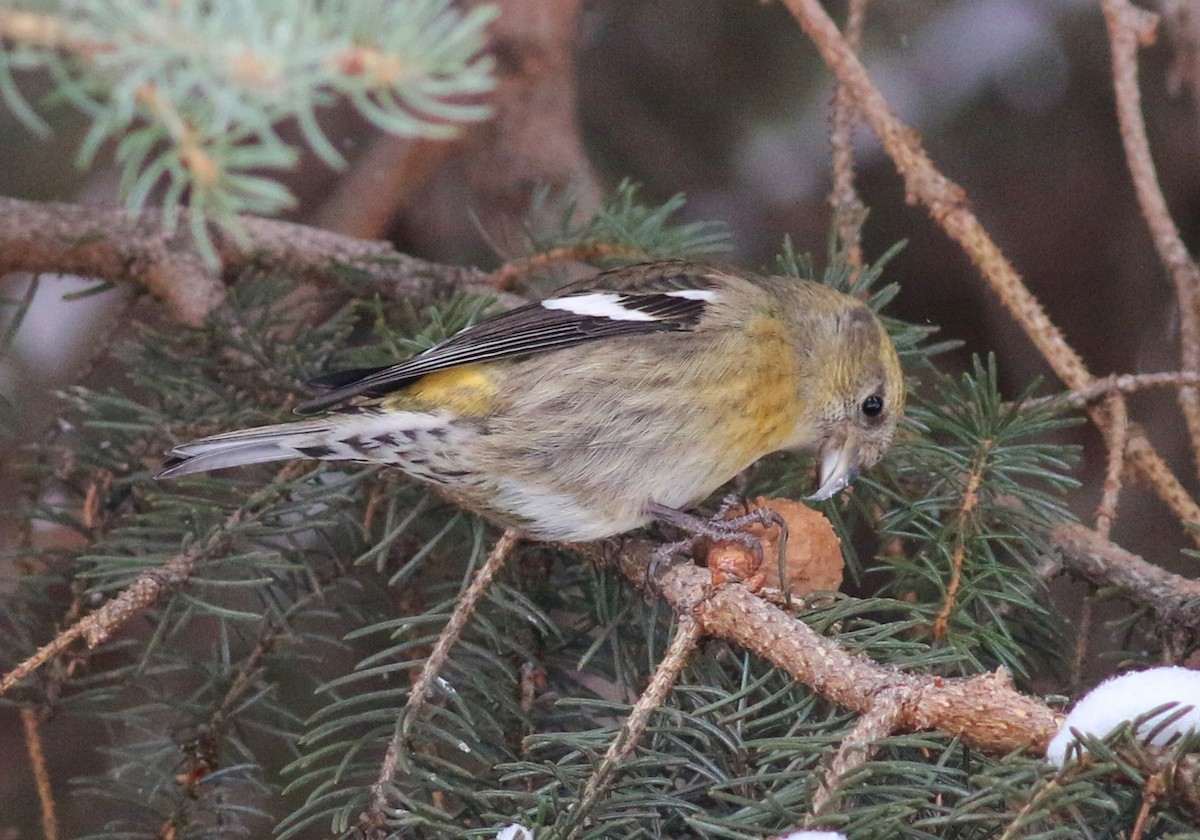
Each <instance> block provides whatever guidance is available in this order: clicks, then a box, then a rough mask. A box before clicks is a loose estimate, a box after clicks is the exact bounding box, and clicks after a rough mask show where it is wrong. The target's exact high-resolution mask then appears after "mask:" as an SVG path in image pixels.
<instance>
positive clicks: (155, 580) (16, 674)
mask: <svg viewBox="0 0 1200 840" xmlns="http://www.w3.org/2000/svg"><path fill="white" fill-rule="evenodd" d="M198 554H199V551H198V550H193V551H188V552H185V553H183V554H177V555H175V556H174V557H172V558H171V559H170V560H168V561H167V562H166V563H164V564H163V565H161V566H159V567H158V568H156V569H150V570H148V571H145V572H142V574H141V575H139V576H138V579H137V580H135V581H134V582H133V584H132V585H130V586H129V587H128V588H127V589H125V590H124V591H122V592H121V594H119V595H117V596H116V597H115V598H113V599H112V600H111V601H109V602H108V603H106V604H105V605H104V606H102V607H101V608H100V609H98V610H96V611H95V612H93V613H90V614H88V615H86V616H84V617H83V618H81V619H80V620H79V621H77V622H75V623H74V624H72V625H71V626H70V627H68V628H67V629H66V630H64V631H62V632H61V633H59V634H58V635H57V636H55V637H54V639H52V640H51V641H49V642H47V643H46V644H45V645H42V647H40V648H38V650H37V651H36V652H35V653H34V654H33V655H32V656H30V657H29V658H28V659H26V660H25V661H24V662H22V663H21V664H19V665H18V666H17V667H15V668H13V669H12V670H11V671H9V672H8V673H7V674H5V675H4V678H3V679H0V694H5V693H6V692H8V691H10V690H11V689H12V688H13V687H14V686H16V685H17V683H19V682H20V681H21V680H23V679H25V677H27V676H29V675H30V674H32V673H33V672H34V671H35V670H37V669H38V668H39V667H41V666H42V665H43V664H45V663H46V662H48V661H49V660H51V659H53V658H54V657H56V656H58V655H59V654H60V653H62V652H63V651H65V650H66V649H67V648H68V647H70V646H71V645H72V644H73V643H74V642H75V640H76V639H80V638H82V639H84V640H85V641H86V642H87V646H88V647H89V648H94V647H96V646H97V645H99V644H101V643H103V642H104V641H106V640H107V639H108V638H109V637H110V636H111V635H112V634H113V633H115V632H116V631H117V630H118V629H119V628H120V627H121V626H122V625H124V624H125V622H127V621H129V619H131V618H133V617H134V616H136V615H138V614H140V613H141V612H142V611H143V610H145V609H146V608H147V607H149V606H150V605H151V604H153V603H154V602H155V601H157V600H158V599H159V598H160V597H161V596H162V595H164V594H166V593H167V592H172V591H174V590H175V589H178V588H179V587H180V586H182V585H183V584H184V582H185V581H186V580H187V579H188V577H190V576H191V573H192V566H193V564H194V563H195V561H196V558H197V556H198Z"/></svg>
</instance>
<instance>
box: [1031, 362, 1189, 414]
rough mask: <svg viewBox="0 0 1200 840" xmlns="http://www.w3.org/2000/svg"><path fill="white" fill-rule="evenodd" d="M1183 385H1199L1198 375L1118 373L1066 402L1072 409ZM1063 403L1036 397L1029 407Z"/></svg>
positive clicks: (1095, 381) (1075, 393)
mask: <svg viewBox="0 0 1200 840" xmlns="http://www.w3.org/2000/svg"><path fill="white" fill-rule="evenodd" d="M1185 385H1200V373H1188V372H1187V371H1181V370H1168V371H1162V372H1160V373H1121V374H1116V373H1114V374H1112V375H1111V376H1104V377H1100V378H1099V379H1093V380H1092V381H1091V383H1089V384H1088V385H1085V386H1084V387H1082V388H1077V389H1074V390H1071V391H1068V392H1067V393H1066V395H1065V398H1066V400H1067V401H1068V402H1069V403H1070V404H1071V405H1074V406H1078V407H1081V408H1082V407H1083V406H1085V405H1087V404H1088V403H1091V402H1095V401H1096V400H1100V399H1104V398H1106V397H1108V396H1109V395H1110V394H1134V393H1137V392H1138V391H1147V390H1150V389H1152V388H1180V387H1183V386H1185ZM1057 399H1063V396H1062V395H1054V396H1049V397H1039V398H1038V399H1036V400H1031V401H1030V403H1029V404H1031V405H1032V404H1034V403H1042V402H1049V401H1051V400H1057Z"/></svg>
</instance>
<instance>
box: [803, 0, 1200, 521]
mask: <svg viewBox="0 0 1200 840" xmlns="http://www.w3.org/2000/svg"><path fill="white" fill-rule="evenodd" d="M784 5H786V6H787V8H788V9H789V10H790V11H791V12H792V15H793V16H794V17H795V18H796V20H797V22H799V24H800V27H801V28H802V29H803V30H804V32H805V33H806V34H807V35H808V36H809V37H810V38H811V39H812V41H813V43H814V44H815V45H816V47H817V50H818V51H819V52H820V53H821V57H822V59H823V60H824V61H825V63H826V65H828V66H829V68H830V69H831V70H832V71H833V73H834V75H836V76H837V78H838V81H839V82H840V83H841V84H842V85H844V86H845V88H846V90H848V91H849V92H850V94H851V95H852V96H853V98H854V101H855V102H856V103H857V104H858V107H859V109H860V111H861V112H862V114H863V116H864V117H865V118H866V120H867V122H868V123H869V124H870V125H871V128H872V130H873V131H874V132H875V134H876V135H877V136H878V137H879V139H880V142H881V143H882V144H883V147H884V151H885V152H887V154H888V156H889V157H890V158H891V160H892V163H893V164H894V165H895V167H896V170H897V171H898V172H899V173H900V175H901V176H902V177H903V178H904V184H905V190H906V193H907V196H908V200H909V201H910V202H914V203H920V204H922V205H924V206H925V208H926V209H927V210H928V211H929V215H930V217H931V218H932V219H933V220H934V221H935V222H936V223H937V224H938V226H939V227H941V228H942V229H943V230H944V231H946V233H947V235H949V236H950V238H951V239H953V240H954V241H955V242H957V243H958V244H959V245H960V246H961V247H962V249H963V250H964V251H965V252H966V253H967V255H968V256H969V257H970V258H971V261H972V262H973V263H974V264H975V265H976V267H977V268H978V269H979V271H980V274H982V275H983V277H984V279H985V280H986V281H987V282H988V284H989V285H990V286H991V287H992V289H993V290H994V291H995V292H996V294H997V295H999V297H1000V300H1001V302H1002V303H1003V304H1004V306H1005V307H1006V308H1007V309H1008V310H1009V312H1010V313H1012V315H1013V317H1015V318H1016V320H1017V323H1018V324H1019V325H1020V326H1021V328H1022V329H1024V330H1025V334H1026V335H1028V336H1029V338H1030V340H1031V341H1032V342H1033V344H1034V346H1035V347H1037V348H1038V350H1039V351H1040V352H1041V354H1042V356H1043V357H1044V358H1045V359H1046V361H1047V362H1048V363H1049V364H1050V366H1051V368H1053V370H1054V372H1055V373H1056V374H1057V375H1058V377H1059V378H1060V379H1062V381H1063V382H1064V383H1066V385H1067V387H1069V388H1072V389H1076V388H1086V387H1088V386H1089V385H1091V384H1092V381H1093V377H1092V375H1091V373H1089V372H1088V369H1087V367H1086V366H1085V365H1084V363H1083V359H1081V358H1080V356H1079V354H1078V353H1076V352H1075V349H1074V348H1073V347H1071V346H1070V344H1068V343H1067V340H1066V338H1065V337H1064V336H1063V334H1062V332H1061V331H1060V330H1059V329H1058V327H1056V326H1055V325H1054V323H1053V322H1052V321H1051V320H1050V318H1049V317H1048V316H1047V315H1046V312H1045V310H1044V309H1043V308H1042V305H1041V303H1039V302H1038V300H1037V298H1036V297H1034V296H1033V294H1032V293H1030V291H1029V289H1028V288H1026V286H1025V284H1024V282H1023V281H1022V280H1021V277H1020V275H1019V274H1017V272H1016V270H1015V269H1014V268H1013V266H1012V264H1011V263H1010V262H1009V261H1008V259H1007V258H1006V257H1005V256H1004V254H1003V252H1002V251H1001V250H1000V248H999V247H998V246H997V245H996V243H995V241H993V240H992V238H991V237H990V236H989V235H988V233H987V231H986V230H985V229H984V227H983V225H982V224H981V223H980V221H979V219H978V217H976V216H975V214H974V213H973V212H972V210H971V207H970V203H969V202H968V200H967V196H966V193H965V192H964V190H963V189H962V187H960V186H958V185H957V184H955V183H954V182H953V181H951V180H950V179H949V178H947V177H946V176H945V175H943V174H942V173H941V172H939V171H938V169H937V168H936V167H935V166H934V165H933V162H932V161H931V160H930V159H929V156H928V155H927V154H926V153H925V150H924V149H923V148H922V147H921V143H920V140H919V138H918V135H917V133H916V132H915V131H913V130H912V129H910V128H909V127H908V126H906V125H904V124H903V123H902V122H900V120H899V119H897V117H896V115H895V114H893V113H892V110H891V107H890V106H889V105H888V102H887V100H886V99H885V98H884V96H883V94H882V93H880V92H879V89H878V88H876V87H875V85H874V84H873V83H872V82H871V79H870V77H869V76H868V75H867V71H866V70H865V69H864V68H863V66H862V64H861V63H860V62H859V60H858V58H857V57H856V56H855V55H854V51H853V50H851V49H850V46H849V45H848V44H847V43H846V41H845V39H843V38H842V36H841V33H840V32H839V31H838V28H837V26H836V25H835V24H834V22H833V20H831V19H830V17H829V15H828V14H827V13H826V12H825V10H824V8H823V7H822V6H821V3H820V2H819V0H784ZM1089 413H1090V415H1091V417H1092V420H1093V422H1095V423H1096V424H1097V426H1099V427H1100V428H1101V429H1103V428H1104V427H1105V424H1106V423H1107V422H1108V418H1107V416H1106V414H1105V413H1104V412H1103V411H1101V410H1098V409H1093V410H1091V411H1090V412H1089ZM1135 441H1141V443H1142V444H1144V445H1139V446H1137V447H1136V448H1134V447H1133V446H1132V444H1133V443H1134V442H1135ZM1130 443H1131V457H1130V462H1131V464H1132V465H1133V466H1134V467H1136V468H1137V469H1138V471H1139V473H1140V475H1141V476H1142V478H1144V479H1145V480H1146V481H1147V482H1149V483H1150V484H1151V486H1152V487H1154V489H1155V491H1156V492H1157V493H1158V495H1159V496H1160V497H1161V498H1162V499H1163V500H1164V501H1166V502H1167V503H1168V504H1169V505H1171V506H1172V510H1173V511H1175V512H1176V514H1177V515H1180V511H1181V510H1182V509H1184V507H1186V506H1182V505H1179V502H1180V501H1181V497H1186V496H1187V491H1186V490H1184V488H1183V485H1182V484H1180V483H1179V481H1178V479H1176V478H1175V476H1174V475H1173V474H1172V473H1171V470H1170V468H1169V467H1168V466H1167V465H1166V462H1164V461H1163V460H1162V458H1161V457H1160V456H1159V455H1158V454H1157V453H1156V452H1155V451H1154V449H1153V447H1152V446H1150V443H1149V441H1147V440H1146V439H1145V438H1144V437H1142V436H1140V435H1135V436H1133V437H1132V438H1131V440H1130ZM1189 498H1190V497H1189ZM1190 508H1191V509H1192V510H1193V511H1194V512H1195V513H1196V514H1200V508H1198V507H1197V506H1196V504H1195V502H1194V501H1192V502H1191V504H1190ZM1185 521H1187V522H1195V523H1200V518H1196V517H1195V516H1193V517H1190V518H1187V519H1185ZM1191 533H1192V536H1193V539H1195V540H1196V541H1197V543H1198V544H1200V531H1196V530H1194V529H1193V530H1192V531H1191Z"/></svg>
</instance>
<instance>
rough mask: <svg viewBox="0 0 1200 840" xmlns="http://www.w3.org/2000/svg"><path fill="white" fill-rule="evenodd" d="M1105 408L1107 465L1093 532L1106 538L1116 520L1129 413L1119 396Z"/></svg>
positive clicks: (1111, 398)
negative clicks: (1106, 414) (1106, 416)
mask: <svg viewBox="0 0 1200 840" xmlns="http://www.w3.org/2000/svg"><path fill="white" fill-rule="evenodd" d="M1105 405H1106V407H1107V408H1108V426H1107V428H1105V429H1104V442H1105V445H1106V447H1107V448H1108V463H1107V464H1106V465H1105V469H1104V488H1103V490H1102V491H1101V494H1100V505H1099V507H1097V509H1096V531H1097V532H1098V533H1099V534H1100V535H1101V536H1104V537H1107V536H1108V533H1109V531H1111V530H1112V525H1113V521H1114V520H1115V519H1116V518H1117V502H1118V501H1119V499H1120V497H1121V475H1122V473H1123V472H1124V471H1125V455H1126V449H1127V446H1128V443H1129V409H1128V407H1127V406H1126V405H1125V400H1124V398H1123V397H1121V395H1120V394H1113V395H1111V396H1110V397H1109V398H1108V400H1107V401H1106V403H1105Z"/></svg>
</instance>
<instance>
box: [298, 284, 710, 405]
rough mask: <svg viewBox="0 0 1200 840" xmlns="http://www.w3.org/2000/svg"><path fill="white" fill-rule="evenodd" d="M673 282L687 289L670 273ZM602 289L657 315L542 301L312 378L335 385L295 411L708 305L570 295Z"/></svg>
mask: <svg viewBox="0 0 1200 840" xmlns="http://www.w3.org/2000/svg"><path fill="white" fill-rule="evenodd" d="M671 279H672V281H674V282H673V283H672V284H671V288H672V289H674V290H676V291H680V290H683V289H685V288H688V286H687V285H686V284H682V283H680V282H679V280H680V278H678V277H672V278H671ZM692 279H693V284H692V285H691V288H696V289H706V288H709V287H710V286H711V283H708V282H705V281H704V278H703V277H694V278H692ZM593 293H601V294H614V295H616V296H617V301H616V305H619V306H621V307H622V308H624V309H632V310H637V311H639V312H643V313H645V314H646V315H649V316H651V317H652V318H653V319H654V320H648V321H630V320H621V319H616V318H606V317H603V316H590V315H579V314H577V313H574V312H568V311H566V310H562V309H547V308H546V307H545V306H543V305H542V303H540V302H539V303H531V304H528V305H526V306H521V307H518V308H516V309H513V310H510V311H508V312H504V313H501V314H499V315H496V316H494V317H492V318H489V319H487V320H484V321H480V322H479V323H478V324H475V325H473V326H470V327H467V328H466V329H464V330H462V331H460V332H458V333H456V334H455V335H452V336H451V337H450V338H448V339H446V340H445V341H443V342H441V343H440V344H436V345H434V346H433V347H430V348H429V349H428V350H426V351H424V352H423V353H419V354H417V355H416V356H413V357H412V358H411V359H409V360H408V361H405V362H401V363H399V364H396V365H387V366H384V367H379V368H360V369H357V370H351V371H338V372H334V373H331V374H327V375H325V376H322V377H319V378H318V379H315V380H313V381H312V382H311V383H310V384H312V385H314V386H316V387H326V388H332V389H333V390H331V391H329V392H328V393H326V394H322V395H320V396H318V397H315V398H314V399H311V400H309V401H307V402H305V403H303V404H301V405H300V406H299V407H297V409H296V411H297V412H298V413H300V414H309V413H312V412H316V411H320V410H322V409H325V408H329V407H330V406H335V405H338V404H339V403H343V402H345V401H346V400H349V399H353V398H354V397H381V396H384V395H386V394H388V393H391V392H392V391H395V390H397V389H399V388H402V387H404V386H405V385H407V384H409V383H411V382H413V381H415V380H417V379H420V378H421V377H422V376H426V375H428V374H430V373H433V372H435V371H439V370H445V369H446V368H450V367H455V366H458V365H467V364H473V363H476V362H483V361H489V360H492V359H502V358H508V357H512V356H524V355H529V354H531V353H544V352H547V351H550V350H561V349H564V348H567V347H573V346H575V345H577V344H583V343H584V342H588V341H595V340H596V339H600V338H612V337H615V336H622V335H642V334H645V333H651V332H662V331H665V330H690V329H692V328H693V327H695V325H696V324H697V323H698V322H699V320H700V318H701V316H702V315H703V313H704V309H705V307H706V306H707V305H708V304H707V303H706V302H705V301H703V300H694V299H691V298H685V297H679V296H677V295H670V294H666V293H663V292H658V291H655V292H651V293H648V294H647V293H641V292H631V291H613V290H610V289H604V288H599V289H597V288H587V289H580V288H578V287H575V288H572V289H571V290H570V293H569V294H566V295H563V294H560V295H558V296H557V298H558V299H562V298H564V297H580V296H583V295H587V294H593Z"/></svg>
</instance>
